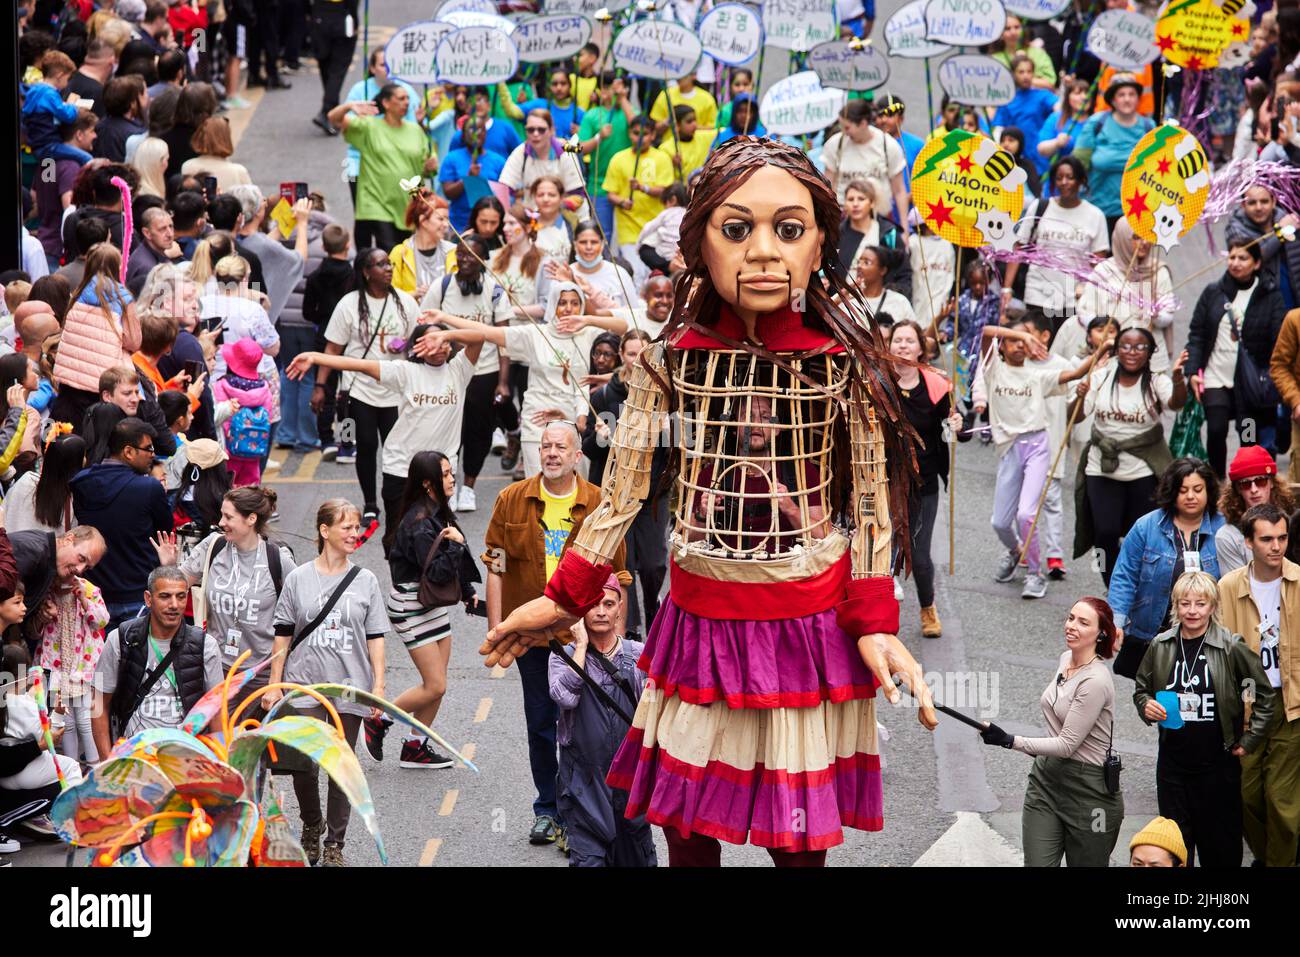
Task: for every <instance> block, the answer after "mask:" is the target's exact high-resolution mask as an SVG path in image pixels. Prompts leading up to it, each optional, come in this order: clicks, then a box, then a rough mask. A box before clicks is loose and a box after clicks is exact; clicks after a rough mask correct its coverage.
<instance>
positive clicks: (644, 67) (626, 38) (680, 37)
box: [613, 20, 704, 80]
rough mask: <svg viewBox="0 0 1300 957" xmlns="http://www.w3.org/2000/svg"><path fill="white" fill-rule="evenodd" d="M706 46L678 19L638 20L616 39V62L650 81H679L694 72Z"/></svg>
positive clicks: (619, 66)
mask: <svg viewBox="0 0 1300 957" xmlns="http://www.w3.org/2000/svg"><path fill="white" fill-rule="evenodd" d="M703 52H704V48H703V47H702V46H701V45H700V39H699V37H697V36H696V35H695V32H694V31H693V30H689V29H687V28H686V27H684V26H682V25H681V24H680V23H677V22H676V21H674V20H638V21H636V22H635V23H633V24H631V25H630V26H627V27H625V28H624V29H622V30H620V31H619V34H618V36H616V37H615V38H614V46H613V53H614V65H615V66H616V67H618V68H619V69H622V70H626V71H627V72H628V73H631V74H632V75H633V76H639V77H644V78H645V79H647V80H676V79H678V78H679V77H683V76H686V75H687V74H688V73H691V72H692V71H694V69H695V67H696V66H697V65H698V64H699V62H700V55H701V54H702V53H703Z"/></svg>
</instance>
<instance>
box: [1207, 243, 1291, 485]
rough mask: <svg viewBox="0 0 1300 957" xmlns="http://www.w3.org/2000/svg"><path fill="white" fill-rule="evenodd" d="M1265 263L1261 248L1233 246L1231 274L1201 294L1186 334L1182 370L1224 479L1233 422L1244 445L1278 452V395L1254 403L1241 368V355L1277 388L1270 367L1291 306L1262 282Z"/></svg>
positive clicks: (1218, 472)
mask: <svg viewBox="0 0 1300 957" xmlns="http://www.w3.org/2000/svg"><path fill="white" fill-rule="evenodd" d="M1260 262H1261V260H1260V252H1259V246H1258V245H1254V246H1247V245H1244V244H1243V243H1234V244H1232V245H1231V246H1229V248H1228V268H1227V271H1226V272H1224V274H1223V278H1222V279H1220V280H1219V281H1218V282H1216V283H1211V284H1210V285H1208V286H1206V287H1205V289H1204V290H1202V291H1201V297H1200V298H1199V299H1198V300H1197V301H1196V309H1195V311H1194V312H1193V313H1192V323H1191V326H1190V327H1189V328H1188V330H1187V362H1186V364H1185V367H1186V369H1187V370H1188V371H1189V372H1191V373H1192V376H1191V385H1192V390H1193V392H1194V393H1195V394H1196V397H1197V398H1198V399H1200V400H1201V404H1202V405H1204V406H1205V424H1206V433H1207V434H1206V442H1205V445H1206V451H1207V452H1208V453H1209V455H1208V458H1209V460H1210V466H1211V467H1212V468H1213V469H1214V474H1215V475H1217V476H1219V477H1220V478H1223V475H1224V471H1223V470H1224V466H1225V465H1226V464H1227V459H1228V422H1229V420H1236V423H1237V433H1238V436H1239V437H1241V441H1242V444H1243V445H1252V444H1259V445H1262V446H1264V448H1266V449H1268V451H1269V453H1270V454H1273V455H1276V453H1277V442H1276V435H1277V412H1276V408H1275V407H1276V405H1277V403H1278V398H1277V395H1276V391H1274V394H1273V399H1272V401H1271V402H1266V403H1264V404H1263V405H1255V404H1253V403H1250V402H1249V400H1248V399H1247V398H1246V395H1245V391H1244V389H1243V378H1242V368H1241V362H1240V351H1241V350H1243V349H1244V350H1245V352H1246V354H1247V355H1249V356H1250V358H1251V359H1252V360H1254V365H1255V368H1256V369H1257V370H1258V371H1260V372H1262V373H1263V375H1264V378H1265V380H1266V384H1267V385H1268V387H1269V388H1272V381H1271V380H1270V379H1269V378H1268V373H1269V363H1270V361H1271V360H1272V358H1273V346H1274V344H1275V343H1276V342H1277V337H1278V333H1279V332H1280V331H1281V329H1282V319H1283V317H1284V316H1285V315H1286V306H1285V304H1284V303H1283V302H1282V296H1281V294H1280V293H1279V292H1278V289H1277V284H1276V283H1275V282H1274V281H1273V280H1271V279H1269V278H1267V277H1265V276H1262V275H1260V271H1259V269H1260ZM1248 421H1249V422H1254V429H1253V431H1252V430H1249V429H1247V428H1246V423H1247V422H1248ZM1252 434H1253V439H1251V436H1252Z"/></svg>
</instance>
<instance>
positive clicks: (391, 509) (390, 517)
mask: <svg viewBox="0 0 1300 957" xmlns="http://www.w3.org/2000/svg"><path fill="white" fill-rule="evenodd" d="M405 488H406V479H404V478H403V477H402V476H400V475H389V474H388V473H387V472H385V473H384V477H383V481H382V482H381V483H380V485H379V496H380V498H382V499H383V500H384V538H383V544H384V557H385V558H386V557H388V550H389V549H390V548H392V547H393V539H394V538H396V537H397V526H399V525H401V524H402V516H401V515H399V514H398V512H397V510H398V509H399V508H401V507H402V492H403V490H405Z"/></svg>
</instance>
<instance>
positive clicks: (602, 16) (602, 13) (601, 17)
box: [592, 7, 614, 23]
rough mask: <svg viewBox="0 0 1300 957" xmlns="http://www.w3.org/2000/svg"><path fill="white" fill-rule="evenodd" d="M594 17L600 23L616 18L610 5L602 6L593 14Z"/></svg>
mask: <svg viewBox="0 0 1300 957" xmlns="http://www.w3.org/2000/svg"><path fill="white" fill-rule="evenodd" d="M592 19H593V20H595V21H596V22H598V23H609V21H610V20H613V19H614V14H612V13H610V12H609V7H601V8H600V9H599V10H597V11H596V12H595V13H594V14H593V15H592Z"/></svg>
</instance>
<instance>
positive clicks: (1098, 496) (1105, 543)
mask: <svg viewBox="0 0 1300 957" xmlns="http://www.w3.org/2000/svg"><path fill="white" fill-rule="evenodd" d="M1086 481H1087V490H1088V507H1089V508H1090V509H1091V510H1092V543H1093V545H1094V546H1096V547H1097V548H1100V549H1101V550H1102V552H1103V553H1104V555H1105V561H1106V564H1105V565H1104V566H1103V567H1102V569H1101V578H1102V581H1104V582H1105V583H1106V586H1107V587H1108V588H1109V587H1110V573H1111V571H1112V569H1114V567H1115V564H1116V563H1117V562H1118V561H1119V543H1120V539H1122V538H1123V537H1124V536H1125V535H1127V534H1128V532H1129V529H1131V528H1132V527H1133V523H1134V522H1136V521H1137V520H1138V519H1139V518H1141V517H1142V516H1143V515H1145V514H1146V513H1147V512H1149V511H1151V508H1152V502H1151V499H1152V496H1153V495H1154V494H1155V491H1156V485H1157V484H1158V483H1159V481H1160V479H1159V477H1158V476H1155V475H1148V476H1145V477H1144V478H1140V479H1134V480H1133V481H1131V482H1117V481H1115V479H1109V478H1106V477H1104V476H1101V475H1089V476H1087V477H1086Z"/></svg>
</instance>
